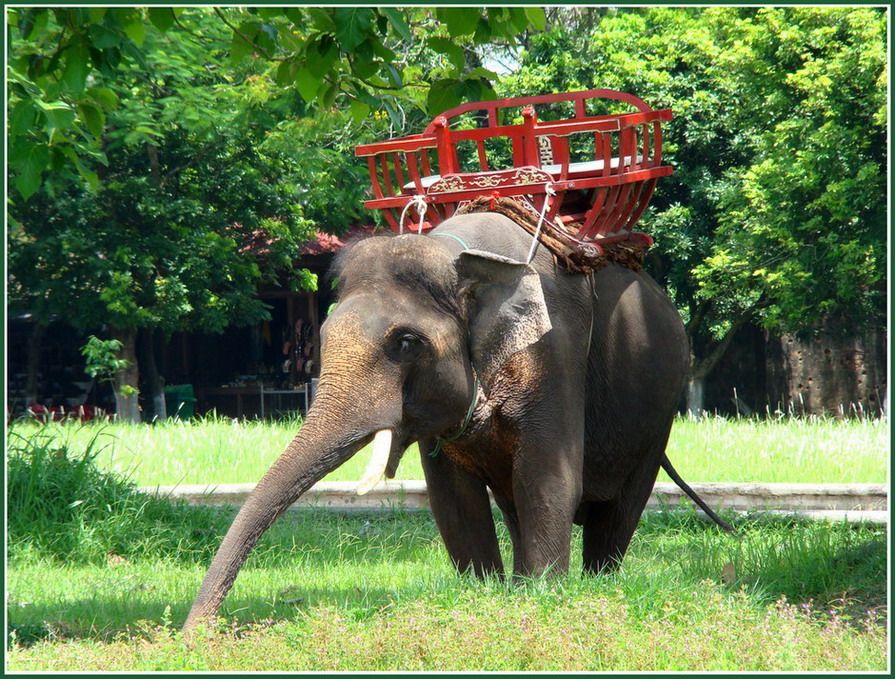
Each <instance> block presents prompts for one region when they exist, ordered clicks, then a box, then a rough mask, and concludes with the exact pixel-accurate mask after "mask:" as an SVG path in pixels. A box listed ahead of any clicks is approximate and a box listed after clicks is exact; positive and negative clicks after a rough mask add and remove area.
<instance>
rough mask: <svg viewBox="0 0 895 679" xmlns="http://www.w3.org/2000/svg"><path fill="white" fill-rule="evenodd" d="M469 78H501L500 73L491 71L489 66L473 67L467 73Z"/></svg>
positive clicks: (494, 79) (493, 79)
mask: <svg viewBox="0 0 895 679" xmlns="http://www.w3.org/2000/svg"><path fill="white" fill-rule="evenodd" d="M466 77H467V78H485V79H486V80H491V81H496V80H500V75H499V74H497V73H495V72H494V71H489V70H488V69H487V68H482V67H481V66H480V67H479V68H474V69H472V70H471V71H470V72H469V73H467V74H466Z"/></svg>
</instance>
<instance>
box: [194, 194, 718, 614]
mask: <svg viewBox="0 0 895 679" xmlns="http://www.w3.org/2000/svg"><path fill="white" fill-rule="evenodd" d="M531 244H532V238H531V236H530V235H529V234H528V233H527V232H525V231H524V230H523V229H521V228H520V227H519V226H518V225H517V224H516V223H514V222H513V221H512V220H511V219H509V218H507V217H506V216H504V215H502V214H497V213H493V212H484V213H475V214H462V215H455V216H453V217H451V218H450V219H447V220H445V221H444V222H442V223H441V224H440V225H438V226H437V227H436V228H434V229H432V230H431V231H430V232H428V233H424V234H415V233H407V234H402V235H398V234H388V235H374V236H370V237H367V238H365V239H362V240H360V241H358V242H356V243H354V244H353V245H352V246H350V247H348V248H346V249H345V250H344V251H343V252H342V253H340V255H339V256H338V258H337V259H336V261H335V262H334V264H333V267H332V268H333V270H332V272H331V275H332V276H334V280H337V286H338V287H337V299H338V302H337V305H336V307H335V309H334V310H333V311H332V313H331V314H330V316H329V317H328V318H327V319H326V321H325V322H324V323H323V325H322V327H321V342H322V345H321V355H322V358H321V374H320V381H319V384H318V388H317V394H316V397H315V399H314V401H313V404H312V406H311V408H310V409H309V411H308V413H307V415H306V419H305V421H304V423H303V425H302V427H301V428H300V430H299V431H298V433H297V435H296V437H295V438H294V440H293V441H292V442H291V443H290V444H289V445H288V446H287V447H286V450H285V451H284V452H283V453H282V455H281V456H280V457H279V458H278V459H277V460H276V461H275V462H274V463H273V465H272V466H271V467H270V469H269V470H268V471H267V473H266V474H265V475H264V476H263V478H262V479H261V481H260V482H259V483H258V484H257V486H256V487H255V489H254V490H253V491H252V493H251V494H250V496H249V497H248V498H247V500H246V502H245V504H244V505H243V507H242V508H241V510H240V511H239V513H238V514H237V516H236V518H235V519H234V521H233V523H232V525H231V527H230V529H229V530H228V532H227V534H226V536H225V537H224V540H223V542H222V543H221V546H220V548H219V549H218V551H217V553H216V555H215V557H214V559H213V561H212V563H211V565H210V567H209V569H208V572H207V574H206V576H205V579H204V581H203V583H202V586H201V588H200V590H199V593H198V595H197V597H196V599H195V602H194V604H193V606H192V609H191V610H190V613H189V615H188V617H187V621H186V623H185V628H186V629H191V628H192V627H194V626H195V625H196V623H197V622H198V621H200V620H203V619H207V618H212V617H214V615H215V614H216V613H217V611H218V609H219V607H220V604H221V603H222V601H223V599H224V597H225V596H226V594H227V592H228V591H229V589H230V587H231V586H232V584H233V582H234V580H235V578H236V576H237V573H238V571H239V569H240V568H241V566H242V564H243V563H244V561H245V559H246V558H247V556H248V554H249V552H250V551H251V550H252V548H253V546H254V545H255V544H256V542H257V541H258V539H259V538H260V537H261V535H262V534H263V533H264V531H266V530H267V529H268V528H269V527H270V526H271V524H272V523H273V522H274V521H275V520H276V519H277V518H278V517H279V516H280V515H281V514H282V513H283V512H284V511H286V509H287V508H288V507H289V506H290V505H291V504H292V503H293V502H295V500H296V499H298V498H299V497H300V496H301V495H302V494H303V493H304V492H305V491H306V490H308V488H310V487H311V486H312V485H313V484H314V483H316V482H317V481H318V480H320V479H321V478H322V477H323V476H324V475H326V474H327V473H329V472H330V471H332V470H333V469H335V468H336V467H338V466H339V465H340V464H342V463H343V462H345V461H346V460H347V459H348V458H350V457H351V456H352V455H354V454H355V453H356V452H357V451H358V450H360V449H361V448H362V447H364V446H366V445H367V444H369V443H370V442H371V441H372V442H373V448H374V451H373V456H372V459H371V462H370V467H369V468H368V469H367V472H366V473H365V475H364V478H363V479H362V480H361V482H360V485H359V488H358V492H361V493H362V492H365V491H366V490H368V489H369V488H370V486H372V485H373V484H375V483H376V482H377V481H378V480H379V479H380V478H381V476H382V474H383V472H384V475H385V476H386V477H388V478H393V477H394V475H395V471H396V469H397V467H398V464H399V462H400V460H401V457H402V456H403V454H404V452H405V450H406V449H407V448H408V446H410V445H411V444H412V443H414V442H418V446H419V450H420V455H421V459H422V466H423V471H424V475H425V481H426V485H427V488H428V495H429V504H430V508H431V511H432V514H433V516H434V519H435V522H436V524H437V526H438V529H439V532H440V533H441V536H442V538H443V540H444V543H445V546H446V549H447V554H448V555H449V557H450V559H451V561H452V562H453V564H454V566H455V567H456V569H457V570H458V571H461V572H467V571H468V572H470V573H474V574H475V575H476V576H480V577H484V576H486V575H487V574H497V575H498V576H503V572H504V568H503V563H502V560H501V555H500V551H499V548H498V539H497V534H496V530H495V525H494V518H493V514H492V510H491V504H490V500H489V494H488V491H489V490H490V492H491V495H492V496H493V498H494V501H495V503H496V505H497V507H498V508H499V510H500V511H501V512H502V514H503V518H504V520H505V522H506V526H507V528H508V533H509V536H510V538H511V541H512V547H513V567H512V572H513V574H514V577H523V576H531V577H535V576H541V575H544V574H549V575H557V574H561V573H564V572H566V571H567V570H568V567H569V558H570V549H571V535H572V527H573V524H579V525H581V526H582V532H583V566H584V569H586V570H587V571H591V572H594V573H598V572H602V571H606V570H610V569H613V568H616V567H617V566H618V564H619V563H620V562H621V560H622V557H623V556H624V554H625V551H626V549H627V547H628V544H629V542H630V540H631V537H632V535H633V533H634V530H635V527H636V525H637V523H638V520H639V518H640V515H641V513H642V511H643V509H644V506H645V504H646V502H647V499H648V497H649V495H650V493H651V491H652V488H653V484H654V482H655V480H656V476H657V474H658V471H659V468H660V466H661V467H664V468H665V469H666V470H667V471H669V473H670V474H672V478H673V479H674V480H675V481H677V482H678V483H679V484H681V485H682V487H683V488H684V490H686V491H687V492H688V493H689V494H690V495H691V497H694V499H695V500H696V501H697V502H699V503H700V506H702V507H703V509H705V510H706V511H707V512H709V514H710V515H711V516H712V517H713V518H716V519H717V517H715V515H714V514H713V513H711V511H710V510H709V509H708V508H707V507H705V505H704V503H701V501H700V500H698V498H696V497H695V494H693V493H692V491H691V490H690V489H689V488H687V487H686V484H683V481H682V480H681V479H680V477H679V476H678V475H677V474H676V472H675V471H674V469H673V468H672V467H671V465H670V463H669V462H668V459H667V457H666V456H665V447H666V443H667V440H668V436H669V432H670V430H671V426H672V422H673V420H674V417H675V414H676V412H677V406H678V403H679V400H680V398H681V395H682V391H683V389H684V386H685V381H686V376H687V371H688V365H689V350H688V342H687V339H686V336H685V332H684V328H683V324H682V322H681V318H680V315H679V314H678V312H677V310H676V308H675V307H674V305H673V304H672V303H671V301H670V299H669V298H668V296H667V295H666V294H665V292H664V291H663V290H662V289H661V288H660V287H659V285H657V284H656V282H655V281H653V279H652V278H650V276H649V275H648V274H647V273H646V272H643V271H635V270H632V269H631V268H627V267H623V266H620V265H618V264H616V263H612V262H610V263H608V264H606V265H605V266H604V267H602V268H600V269H599V270H597V271H595V272H594V273H590V274H582V273H569V272H568V271H566V270H565V269H563V268H562V267H560V266H559V265H558V264H557V262H556V261H555V258H554V257H553V256H552V254H551V253H550V252H549V251H548V250H547V249H546V248H545V247H540V248H539V249H538V250H537V251H536V253H535V256H534V257H533V259H532V261H531V263H526V260H527V259H528V254H529V249H530V246H531ZM717 520H719V519H717ZM719 521H720V520H719ZM722 523H723V522H722Z"/></svg>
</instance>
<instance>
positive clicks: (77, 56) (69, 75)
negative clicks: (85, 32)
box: [60, 42, 90, 94]
mask: <svg viewBox="0 0 895 679" xmlns="http://www.w3.org/2000/svg"><path fill="white" fill-rule="evenodd" d="M89 74H90V61H89V56H88V52H87V49H86V47H85V45H84V44H83V43H81V42H77V43H75V44H73V45H72V46H71V47H69V48H68V49H67V50H66V51H65V68H64V70H63V71H62V76H61V77H60V80H61V81H62V82H63V83H64V84H65V86H66V87H67V88H68V89H69V90H71V92H72V93H73V94H80V93H81V92H83V91H84V86H85V85H86V84H87V76H88V75H89Z"/></svg>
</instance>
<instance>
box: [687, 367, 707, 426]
mask: <svg viewBox="0 0 895 679" xmlns="http://www.w3.org/2000/svg"><path fill="white" fill-rule="evenodd" d="M704 412H705V377H704V376H702V375H696V374H694V373H692V372H691V373H690V375H689V376H688V377H687V413H688V414H689V415H690V417H694V418H698V417H702V415H703V413H704Z"/></svg>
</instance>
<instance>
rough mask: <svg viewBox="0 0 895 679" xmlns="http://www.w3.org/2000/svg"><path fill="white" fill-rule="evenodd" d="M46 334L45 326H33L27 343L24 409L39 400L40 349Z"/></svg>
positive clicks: (39, 324) (38, 324)
mask: <svg viewBox="0 0 895 679" xmlns="http://www.w3.org/2000/svg"><path fill="white" fill-rule="evenodd" d="M46 332H47V326H46V324H45V323H37V324H36V325H35V326H34V332H32V333H31V340H30V341H29V342H28V368H27V371H28V372H27V375H28V376H27V378H26V379H25V403H24V404H23V405H24V406H25V407H26V408H27V407H28V406H30V405H31V404H32V403H37V402H38V399H39V398H40V393H39V392H38V388H39V387H40V384H39V382H40V380H39V377H40V349H41V347H42V346H43V339H44V335H45V334H46Z"/></svg>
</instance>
